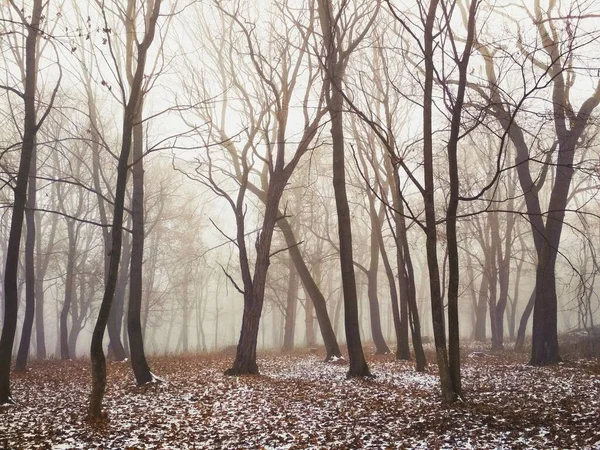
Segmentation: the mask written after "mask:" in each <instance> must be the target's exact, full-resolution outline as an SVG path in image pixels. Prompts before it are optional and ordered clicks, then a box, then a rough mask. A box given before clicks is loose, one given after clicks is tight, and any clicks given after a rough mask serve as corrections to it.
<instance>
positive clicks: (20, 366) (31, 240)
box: [15, 144, 37, 372]
mask: <svg viewBox="0 0 600 450" xmlns="http://www.w3.org/2000/svg"><path fill="white" fill-rule="evenodd" d="M36 174H37V164H36V149H35V144H34V146H33V148H32V151H31V165H30V167H29V185H28V188H27V189H28V195H27V205H26V207H27V209H26V210H25V221H26V227H27V228H26V235H25V317H24V318H23V331H22V332H21V343H20V345H19V351H18V353H17V359H16V364H15V370H16V371H17V372H23V371H24V370H25V368H26V367H27V358H28V356H29V346H30V343H31V330H32V328H33V319H34V315H35V286H36V282H35V229H36V228H35V197H36V191H37V183H36V178H35V177H36Z"/></svg>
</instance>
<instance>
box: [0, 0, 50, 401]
mask: <svg viewBox="0 0 600 450" xmlns="http://www.w3.org/2000/svg"><path fill="white" fill-rule="evenodd" d="M46 6H47V5H45V4H44V3H43V2H42V1H41V0H34V1H33V5H32V9H31V14H30V15H27V14H26V13H25V11H24V10H23V9H22V8H21V7H20V6H19V5H17V4H16V3H15V2H14V1H12V0H11V1H10V8H11V9H12V10H14V12H15V14H16V15H17V16H18V18H19V20H20V24H22V26H23V27H25V28H26V29H27V33H26V35H27V37H26V38H25V49H24V51H25V56H24V59H25V77H24V90H23V92H21V91H19V90H18V88H15V87H13V86H2V88H4V89H6V90H8V91H10V92H11V93H14V94H15V95H17V96H19V97H20V98H21V99H22V100H23V105H24V116H23V131H22V143H21V155H20V162H19V169H18V172H17V178H16V184H15V187H14V203H13V211H12V216H11V225H10V235H9V240H8V248H7V252H6V268H5V271H4V323H3V327H2V337H1V338H0V405H2V404H9V403H14V401H13V399H12V397H11V393H10V364H11V359H12V347H13V342H14V338H15V331H16V327H17V308H18V289H17V272H18V269H19V248H20V243H21V234H22V228H23V218H24V214H25V206H26V203H27V185H28V182H29V175H30V168H31V161H32V157H33V152H34V147H35V141H36V134H37V132H38V130H39V129H40V127H41V126H42V124H43V122H44V120H45V119H46V117H47V116H48V114H49V112H50V110H51V107H52V104H53V102H54V98H55V96H56V93H57V91H58V86H59V83H60V80H59V83H57V85H56V87H55V88H54V90H53V92H52V96H51V98H50V100H49V101H48V104H47V107H46V110H45V111H44V113H43V114H42V116H41V117H40V119H39V120H38V119H37V105H36V102H37V88H38V86H37V77H38V57H39V55H38V53H37V46H38V42H39V38H40V35H41V30H42V28H41V27H42V16H43V11H44V9H45V7H46ZM32 228H33V227H32ZM32 287H33V286H32Z"/></svg>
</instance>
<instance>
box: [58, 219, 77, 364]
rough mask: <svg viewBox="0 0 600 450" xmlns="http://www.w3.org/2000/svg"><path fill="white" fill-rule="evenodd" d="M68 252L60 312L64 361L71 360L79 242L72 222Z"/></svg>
mask: <svg viewBox="0 0 600 450" xmlns="http://www.w3.org/2000/svg"><path fill="white" fill-rule="evenodd" d="M67 234H68V236H69V240H68V246H69V247H68V251H67V266H66V269H65V270H66V275H65V299H64V302H63V306H62V309H61V311H60V358H61V359H62V360H66V359H71V355H70V353H69V337H68V336H69V326H68V321H69V312H70V309H71V302H72V299H73V290H74V289H75V281H74V279H75V273H74V272H75V256H76V252H77V242H76V237H75V230H74V224H73V221H72V220H69V221H68V222H67Z"/></svg>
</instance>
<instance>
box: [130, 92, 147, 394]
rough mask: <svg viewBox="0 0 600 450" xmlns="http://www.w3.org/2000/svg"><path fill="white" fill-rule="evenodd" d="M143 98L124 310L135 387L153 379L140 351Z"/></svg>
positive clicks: (135, 144)
mask: <svg viewBox="0 0 600 450" xmlns="http://www.w3.org/2000/svg"><path fill="white" fill-rule="evenodd" d="M142 107H143V99H140V105H139V107H138V113H137V115H136V118H135V124H134V126H133V194H132V208H131V209H132V211H131V216H132V225H133V231H132V237H131V268H130V271H129V273H130V281H129V306H128V310H127V333H128V336H129V350H130V352H131V367H132V368H133V373H134V375H135V381H136V382H137V384H138V386H141V385H142V384H145V383H149V382H150V381H152V380H153V376H152V373H151V372H150V367H149V366H148V362H147V361H146V354H145V353H144V339H143V336H142V324H141V311H142V286H143V263H144V159H143V156H144V142H143V139H144V136H143V126H142Z"/></svg>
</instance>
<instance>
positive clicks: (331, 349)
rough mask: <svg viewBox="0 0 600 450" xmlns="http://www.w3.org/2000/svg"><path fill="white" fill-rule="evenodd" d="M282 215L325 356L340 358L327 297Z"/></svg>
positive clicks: (283, 226) (286, 235)
mask: <svg viewBox="0 0 600 450" xmlns="http://www.w3.org/2000/svg"><path fill="white" fill-rule="evenodd" d="M280 215H281V216H282V217H281V219H280V220H279V221H278V222H277V225H278V226H279V229H280V230H281V231H282V233H283V237H284V238H285V242H286V245H287V246H288V248H289V253H290V258H292V261H294V266H295V267H296V271H297V272H298V276H299V277H300V280H301V281H302V286H304V291H305V292H306V293H307V294H308V295H309V296H310V300H311V301H312V303H313V306H314V308H315V315H316V316H317V322H318V323H319V329H320V330H321V337H322V338H323V343H324V345H325V351H326V353H327V355H326V356H325V361H329V360H330V359H332V358H334V357H336V358H339V357H341V356H342V352H341V351H340V347H339V345H338V341H337V338H336V337H335V332H334V330H333V326H332V325H331V320H330V319H329V314H328V312H327V303H326V301H325V297H324V296H323V293H322V292H321V290H320V289H319V286H318V285H317V283H316V282H315V280H314V278H313V277H312V275H311V274H310V271H309V270H308V267H307V266H306V263H305V262H304V258H303V257H302V254H301V253H300V249H299V248H298V242H297V241H296V237H295V236H294V232H293V230H292V227H291V226H290V223H289V222H288V220H287V218H286V217H285V216H283V215H282V214H280Z"/></svg>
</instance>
